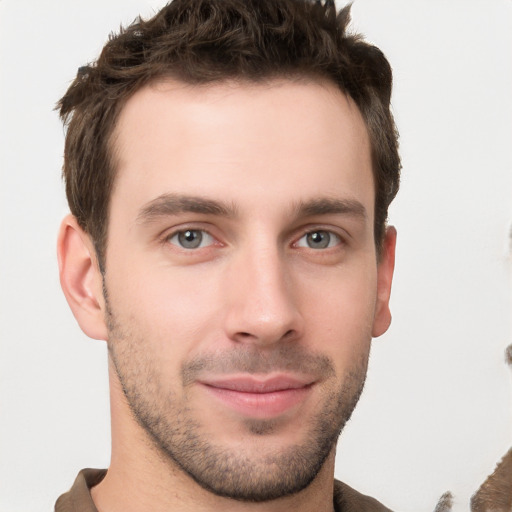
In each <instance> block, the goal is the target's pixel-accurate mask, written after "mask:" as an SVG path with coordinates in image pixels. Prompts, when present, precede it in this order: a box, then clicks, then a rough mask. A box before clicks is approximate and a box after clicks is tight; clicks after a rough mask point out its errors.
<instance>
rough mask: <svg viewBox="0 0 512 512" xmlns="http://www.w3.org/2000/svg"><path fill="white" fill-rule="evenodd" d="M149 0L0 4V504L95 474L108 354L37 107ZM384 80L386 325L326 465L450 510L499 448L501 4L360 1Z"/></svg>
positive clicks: (509, 303) (506, 410)
mask: <svg viewBox="0 0 512 512" xmlns="http://www.w3.org/2000/svg"><path fill="white" fill-rule="evenodd" d="M161 5H163V2H162V1H157V0H154V1H145V0H108V1H106V0H88V1H87V2H82V1H80V2H79V1H77V0H68V1H65V0H45V1H41V2H40V1H36V0H31V1H23V0H0V52H1V53H0V88H1V89H0V173H1V175H0V337H1V345H0V512H31V511H44V510H53V503H54V501H55V499H56V498H57V496H58V495H59V494H60V493H62V492H64V491H65V490H67V489H68V488H69V486H70V485H71V483H72V481H73V479H74V477H75V475H76V473H77V472H78V470H79V469H80V468H83V467H106V466H107V465H108V460H109V450H110V448H109V443H110V441H109V420H108V418H109V411H108V397H107V375H106V350H105V347H104V344H103V343H102V342H98V341H92V340H89V339H87V338H86V337H85V336H84V335H83V334H82V333H81V332H80V331H79V329H78V327H77V326H76V324H75V321H74V319H73V318H72V316H71V313H70V312H69V310H68V307H67V304H66V303H65V301H64V298H63V296H62V294H61V291H60V288H59V284H58V277H57V264H56V258H55V241H56V234H57V229H58V225H59V221H60V219H61V217H62V216H63V215H64V214H65V212H66V211H67V207H66V204H65V200H64V193H63V187H62V184H61V181H60V169H61V165H62V152H63V130H62V127H61V125H60V122H59V120H58V117H57V114H56V113H55V112H53V111H52V108H53V105H54V104H55V102H56V101H57V100H58V99H59V97H60V96H61V95H62V94H63V93H64V92H65V90H66V88H67V86H68V84H69V83H70V81H71V80H72V78H73V77H74V75H75V72H76V70H77V68H78V66H80V65H82V64H84V63H86V62H87V61H90V60H92V59H94V58H95V56H96V55H97V54H98V52H99V51H100V49H101V47H102V45H103V43H104V42H105V40H106V37H107V35H108V33H109V32H110V31H112V30H116V29H117V28H118V27H119V24H120V23H124V24H126V23H128V22H130V21H132V20H133V19H134V18H135V16H136V15H137V14H138V13H141V14H143V15H145V16H147V15H150V14H151V13H152V9H154V8H158V7H160V6H161ZM353 18H354V27H355V28H357V29H358V30H361V31H362V32H363V33H364V34H365V35H366V36H367V37H368V39H369V40H371V41H373V42H374V43H376V44H377V45H378V46H380V47H381V48H382V49H383V51H384V52H385V53H386V55H387V56H388V58H389V59H390V61H391V63H392V65H393V68H394V71H395V90H394V97H393V108H394V112H395V116H396V120H397V123H398V126H399V129H400V133H401V152H402V156H403V166H404V169H403V184H402V190H401V192H400V194H399V197H398V199H397V200H396V204H394V206H393V207H392V210H391V221H392V223H393V224H395V225H396V226H397V228H398V231H399V245H398V256H397V258H398V260H397V271H396V280H395V285H394V290H393V292H394V295H393V301H392V306H393V312H394V322H393V325H392V328H391V329H390V331H389V333H388V334H386V335H385V336H384V337H382V338H380V339H378V340H376V342H375V344H374V350H373V353H372V358H371V365H370V372H369V378H368V382H367V388H366V391H365V394H364V396H363V398H362V400H361V402H360V405H359V406H358V408H357V410H356V413H355V415H354V417H353V420H352V421H351V422H350V424H349V426H348V427H347V428H346V430H345V432H344V434H343V436H342V440H341V442H340V445H339V450H338V457H337V459H338V460H337V470H336V475H337V477H338V478H341V479H343V480H344V481H346V482H347V483H349V484H350V485H352V486H354V487H356V488H357V489H359V490H361V491H363V492H366V493H369V494H372V495H374V496H376V497H378V498H379V499H380V500H382V501H383V502H384V503H386V504H387V505H388V506H389V507H391V508H393V509H395V510H399V511H405V512H407V511H410V512H421V511H433V509H434V507H435V504H436V502H437V500H438V498H439V496H440V495H441V494H442V493H443V492H445V491H446V490H448V489H450V490H452V492H453V493H454V494H455V495H456V498H457V501H456V510H461V511H468V510H469V505H468V500H469V497H470V495H471V494H472V493H473V492H474V491H475V490H476V489H477V488H478V486H479V485H480V484H481V482H482V481H483V479H484V478H485V477H486V475H487V474H489V473H490V472H491V471H492V470H493V468H494V465H495V463H496V462H497V461H498V459H499V458H500V457H501V456H502V455H504V454H505V452H506V451H507V450H508V448H509V447H510V446H511V445H512V380H511V371H510V369H509V368H507V367H506V365H505V364H504V357H503V354H504V349H505V347H506V346H507V345H508V344H510V343H512V329H511V327H512V326H511V315H510V312H511V307H512V297H511V288H512V283H511V268H512V260H511V254H510V242H509V228H510V226H511V224H512V151H511V145H512V1H511V0H460V1H457V0H450V1H442V2H441V0H437V1H436V0H431V1H423V0H386V1H382V0H357V1H356V3H355V5H354V7H353Z"/></svg>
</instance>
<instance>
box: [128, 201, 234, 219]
mask: <svg viewBox="0 0 512 512" xmlns="http://www.w3.org/2000/svg"><path fill="white" fill-rule="evenodd" d="M180 213H202V214H205V215H217V216H220V217H235V216H236V208H235V207H234V206H232V205H229V204H226V203H222V202H219V201H214V200H212V199H206V198H204V197H199V196H183V195H178V194H162V195H161V196H158V197H157V198H156V199H153V200H152V201H150V202H149V203H147V204H146V205H144V206H143V207H142V209H141V210H140V213H139V214H138V215H137V222H139V223H147V222H151V221H154V220H156V219H158V218H160V217H166V216H170V215H178V214H180Z"/></svg>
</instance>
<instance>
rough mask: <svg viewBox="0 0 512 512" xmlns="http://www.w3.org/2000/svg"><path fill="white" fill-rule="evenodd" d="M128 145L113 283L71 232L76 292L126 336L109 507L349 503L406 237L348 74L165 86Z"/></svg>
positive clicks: (116, 196) (131, 131)
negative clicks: (378, 175)
mask: <svg viewBox="0 0 512 512" xmlns="http://www.w3.org/2000/svg"><path fill="white" fill-rule="evenodd" d="M115 151H116V153H115V154H116V158H117V169H118V174H117V177H116V183H115V186H114V191H113V195H112V198H111V205H110V219H109V227H108V247H107V253H106V254H107V255H106V273H105V275H104V276H102V275H101V273H100V272H99V270H98V266H97V261H96V257H95V254H94V251H93V245H92V242H91V240H90V239H89V237H88V236H87V234H85V233H83V231H82V230H81V229H80V228H79V227H78V226H77V224H76V221H75V219H73V218H72V217H67V218H66V219H65V220H64V222H63V225H62V229H61V234H60V238H59V262H60V268H61V283H62V286H63V289H64V292H65V294H66V297H67V299H68V302H69V303H70V305H71V307H72V310H73V312H74V314H75V316H76V318H77V320H78V322H79V324H80V326H81V327H82V329H83V330H84V332H85V333H86V334H88V335H89V336H91V337H93V338H98V339H104V340H107V342H108V347H109V364H110V385H111V404H112V461H111V466H110V468H109V472H108V473H107V476H106V478H105V480H104V481H103V482H102V483H100V484H99V485H98V486H97V487H96V488H94V489H93V498H94V500H95V502H96V504H97V506H98V509H99V510H100V512H114V511H117V510H125V511H131V510H139V511H141V510H156V511H158V510H167V509H172V510H219V509H223V510H246V509H247V510H257V509H261V510H289V509H290V508H291V507H294V508H295V509H297V510H315V511H322V510H326V511H327V510H332V485H333V472H334V454H335V445H336V440H337V437H338V434H339V432H340V430H341V429H342V427H343V425H344V423H345V422H346V420H347V419H348V418H349V417H350V414H351V412H352V409H353V407H354V406H355V404H356V402H357V399H358V398H359V394H360V392H361V390H362V386H363V383H364V378H365V375H366V367H367V361H368V355H369V350H370V344H371V338H372V336H379V335H381V334H382V333H383V332H385V331H386V329H387V328H388V326H389V322H390V318H391V317H390V313H389V307H388V302H389V293H390V288H391V279H392V274H393V265H394V247H395V239H396V233H395V231H394V229H393V228H389V229H388V231H387V234H386V239H385V243H384V249H383V253H382V256H381V258H380V259H379V261H377V257H376V251H375V241H374V239H373V220H374V211H373V203H374V186H373V178H372V169H371V158H370V148H369V140H368V135H367V132H366V129H365V126H364V122H363V121H362V118H361V116H360V113H359V112H358V110H357V108H356V106H355V105H354V103H353V102H352V101H351V100H350V99H348V98H347V97H346V96H344V95H343V94H342V93H341V92H340V91H339V90H337V89H336V88H335V87H334V86H332V85H331V84H329V83H319V82H311V81H293V82H292V81H285V80H283V81H274V82H271V83H269V84H261V85H255V84H237V83H224V84H216V85H209V86H201V87H192V86H188V85H184V84H181V83H176V82H170V81H167V82H159V83H154V84H151V85H149V86H146V87H145V88H143V89H141V90H140V91H138V92H137V93H136V94H135V95H134V96H133V97H132V98H131V99H130V100H129V101H128V102H127V104H126V106H125V107H124V109H123V111H122V113H121V116H120V119H119V122H118V125H117V128H116V133H115ZM201 237H202V239H201ZM183 243H185V244H192V245H189V246H188V247H183ZM196 243H198V244H199V245H198V246H197V247H193V246H194V244H196ZM233 379H234V380H235V381H236V382H237V384H236V386H240V380H241V381H243V383H244V384H242V386H244V385H246V382H247V381H248V382H249V386H250V387H251V393H246V392H245V391H246V390H244V391H243V392H242V391H241V390H240V389H237V390H233V389H229V390H228V391H226V389H225V387H226V384H225V382H224V381H225V380H228V381H229V382H232V380H233ZM219 382H220V384H219ZM283 382H284V384H283ZM276 383H277V384H276ZM290 383H291V384H290ZM229 386H230V384H228V387H229ZM236 386H235V387H236ZM272 386H274V387H273V388H272V389H271V390H269V389H268V388H269V387H272ZM290 386H292V387H296V389H295V390H294V391H292V392H290V391H289V390H288V391H286V389H283V388H288V387H290ZM275 387H277V388H279V389H277V391H276V390H275V389H274V388H275ZM255 388H257V389H255ZM260 388H261V389H260ZM269 391H272V392H269ZM226 397H227V398H226ZM283 397H284V398H283Z"/></svg>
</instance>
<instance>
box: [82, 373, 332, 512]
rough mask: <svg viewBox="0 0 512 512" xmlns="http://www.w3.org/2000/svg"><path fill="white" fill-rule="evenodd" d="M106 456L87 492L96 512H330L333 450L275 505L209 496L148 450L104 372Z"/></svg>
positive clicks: (116, 384) (149, 446) (152, 448)
mask: <svg viewBox="0 0 512 512" xmlns="http://www.w3.org/2000/svg"><path fill="white" fill-rule="evenodd" d="M110 391H111V392H110V394H111V397H110V398H111V414H112V456H111V464H110V467H109V469H108V472H107V475H106V476H105V478H104V480H103V481H102V482H101V483H100V484H98V485H97V486H96V487H94V488H93V489H92V490H91V494H92V498H93V500H94V503H95V505H96V508H97V509H98V511H99V512H121V511H122V512H169V511H172V512H188V511H191V512H192V511H194V512H213V511H218V510H223V511H225V512H260V511H261V512H263V511H265V512H284V511H285V510H286V511H288V510H294V512H332V510H333V483H334V458H335V457H334V456H335V450H334V449H333V450H332V451H331V453H330V454H329V456H328V458H327V460H326V462H325V463H324V465H323V467H322V469H321V470H320V472H319V473H318V475H317V476H316V477H315V479H314V480H313V482H312V483H311V484H310V485H309V486H308V487H307V488H305V489H303V490H302V491H300V492H298V493H297V494H294V495H291V496H286V497H282V498H278V499H276V500H272V501H267V502H261V503H254V502H242V501H237V500H233V499H230V498H225V497H221V496H217V495H215V494H212V493H211V492H209V491H207V490H205V489H203V488H202V487H201V486H199V485H198V484H197V483H196V482H195V481H194V480H193V479H192V478H191V477H190V476H188V475H187V474H186V473H184V472H183V471H182V470H181V469H180V468H178V467H177V466H176V464H175V463H174V462H173V461H172V460H171V459H169V457H168V456H167V455H164V454H162V452H161V451H160V450H159V449H158V448H157V447H156V446H155V445H154V443H153V442H152V440H151V439H150V438H149V436H148V434H147V433H146V432H145V430H144V429H143V428H142V427H141V426H140V425H139V424H138V423H137V422H136V420H135V419H134V418H133V415H132V414H131V411H130V409H129V406H128V404H127V403H126V399H125V397H124V394H123V392H122V390H121V386H120V384H119V382H118V380H117V377H116V375H115V371H114V370H113V369H112V368H110Z"/></svg>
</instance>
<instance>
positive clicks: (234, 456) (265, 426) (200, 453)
mask: <svg viewBox="0 0 512 512" xmlns="http://www.w3.org/2000/svg"><path fill="white" fill-rule="evenodd" d="M105 298H106V309H107V324H108V327H109V343H108V347H109V354H110V357H111V360H112V362H113V365H114V368H115V371H116V373H117V376H118V379H119V381H120V383H121V386H122V389H123V392H124V395H125V397H126V400H127V402H128V404H129V407H130V410H131V412H132V414H133V416H134V418H135V420H136V421H137V422H138V424H139V425H140V426H141V427H142V428H143V429H144V430H145V432H146V433H147V435H148V438H149V439H150V440H151V442H152V444H153V445H154V447H156V449H157V451H158V453H159V455H160V456H161V458H162V459H163V460H164V461H166V462H168V463H170V464H171V465H172V466H174V467H178V468H179V469H181V470H182V471H183V472H184V473H186V474H187V475H188V476H190V477H191V478H192V479H193V480H194V481H195V482H197V484H199V485H200V486H201V487H202V488H203V489H206V490H207V491H209V492H212V493H213V494H215V495H217V496H223V497H226V498H231V499H234V500H238V501H245V502H265V501H270V500H275V499H278V498H281V497H284V496H289V495H292V494H295V493H298V492H300V491H301V490H303V489H305V488H306V487H307V486H309V485H310V484H311V483H312V482H313V480H314V479H315V477H316V476H317V475H318V473H319V472H320V470H321V469H322V467H323V465H324V463H325V462H326V460H327V457H328V456H329V454H330V453H331V452H333V451H334V450H335V446H336V443H337V440H338V437H339V435H340V432H341V430H342V429H343V427H344V426H345V424H346V422H347V421H348V420H349V419H350V416H351V414H352V412H353V410H354V408H355V406H356V404H357V402H358V400H359V397H360V395H361V393H362V390H363V387H364V381H365V378H366V369H367V361H368V353H365V354H364V355H363V356H362V357H361V358H360V360H359V362H358V364H356V365H355V366H354V368H352V369H351V370H350V371H348V372H347V373H346V374H345V376H344V378H343V380H342V382H341V383H340V382H338V383H337V385H336V386H334V385H331V386H327V389H326V390H325V391H324V392H323V394H322V397H321V399H322V401H323V408H322V410H321V411H320V413H318V414H317V415H316V416H314V417H311V418H309V419H308V420H307V421H309V423H310V424H309V426H308V428H307V429H306V432H305V435H303V441H302V442H301V443H298V444H294V445H291V446H286V447H283V448H281V449H279V451H275V450H274V451H273V452H272V453H270V452H269V450H267V451H266V452H265V450H264V449H262V450H258V451H257V454H258V455H257V456H255V455H254V453H250V451H249V453H246V452H244V451H243V450H242V449H240V448H234V447H230V446H222V445H220V444H218V443H216V442H215V440H214V439H211V438H210V437H209V436H208V434H207V432H206V431H205V428H204V425H201V424H200V423H199V422H198V421H197V420H195V419H194V416H193V411H192V410H191V409H190V408H188V407H187V400H186V399H180V400H178V399H177V398H176V396H175V394H174V393H173V392H172V391H171V390H168V389H162V386H161V385H160V380H159V375H158V372H157V370H156V369H157V368H158V366H157V365H156V364H155V363H156V361H155V359H152V358H151V355H150V354H148V351H147V350H145V348H147V347H148V346H151V344H150V343H145V340H144V339H143V338H142V337H138V336H133V335H132V334H131V333H128V332H127V331H125V330H124V329H123V328H121V327H120V324H119V323H118V322H117V318H116V316H115V314H114V312H113V311H112V309H111V307H110V305H109V304H108V300H107V297H106V296H105ZM216 357H217V356H216ZM304 366H306V367H307V369H308V371H312V368H313V369H314V371H315V372H316V373H318V374H319V375H322V376H323V377H324V378H325V377H326V376H328V377H329V380H330V381H333V382H334V381H335V372H334V365H333V363H332V361H331V360H330V359H329V358H327V357H326V356H323V355H316V354H312V353H310V352H304V351H303V350H301V349H299V348H297V347H296V345H293V344H292V345H289V346H284V345H283V346H281V347H278V348H277V349H276V351H275V352H274V353H272V354H271V355H270V356H269V355H268V354H267V355H266V356H265V357H262V355H261V354H260V353H259V352H258V350H252V351H250V352H248V351H247V350H244V352H238V353H230V354H226V357H225V358H220V359H219V358H217V359H212V357H211V355H207V356H205V357H202V358H197V359H195V360H193V361H188V362H184V364H183V366H182V368H181V374H182V380H183V384H184V388H185V386H186V384H187V383H188V382H190V381H192V380H193V379H194V377H195V375H197V374H198V373H199V372H201V371H203V370H204V369H205V367H206V368H207V369H209V370H211V369H214V370H219V369H232V370H235V369H236V370H237V371H247V372H251V371H254V372H256V371H258V372H265V371H267V372H269V371H271V370H273V369H280V370H283V369H295V370H299V369H304V368H303V367H304ZM278 423H279V422H278V421H276V420H272V419H271V420H261V419H260V420H258V419H249V418H248V419H246V420H245V422H244V426H245V428H246V430H247V433H248V434H250V436H252V438H253V439H256V440H257V442H258V443H261V442H262V441H264V439H265V437H266V436H271V435H272V434H273V433H274V432H275V431H276V429H278V428H279V424H278ZM237 446H240V445H239V444H237ZM262 446H264V444H263V445H262Z"/></svg>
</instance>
